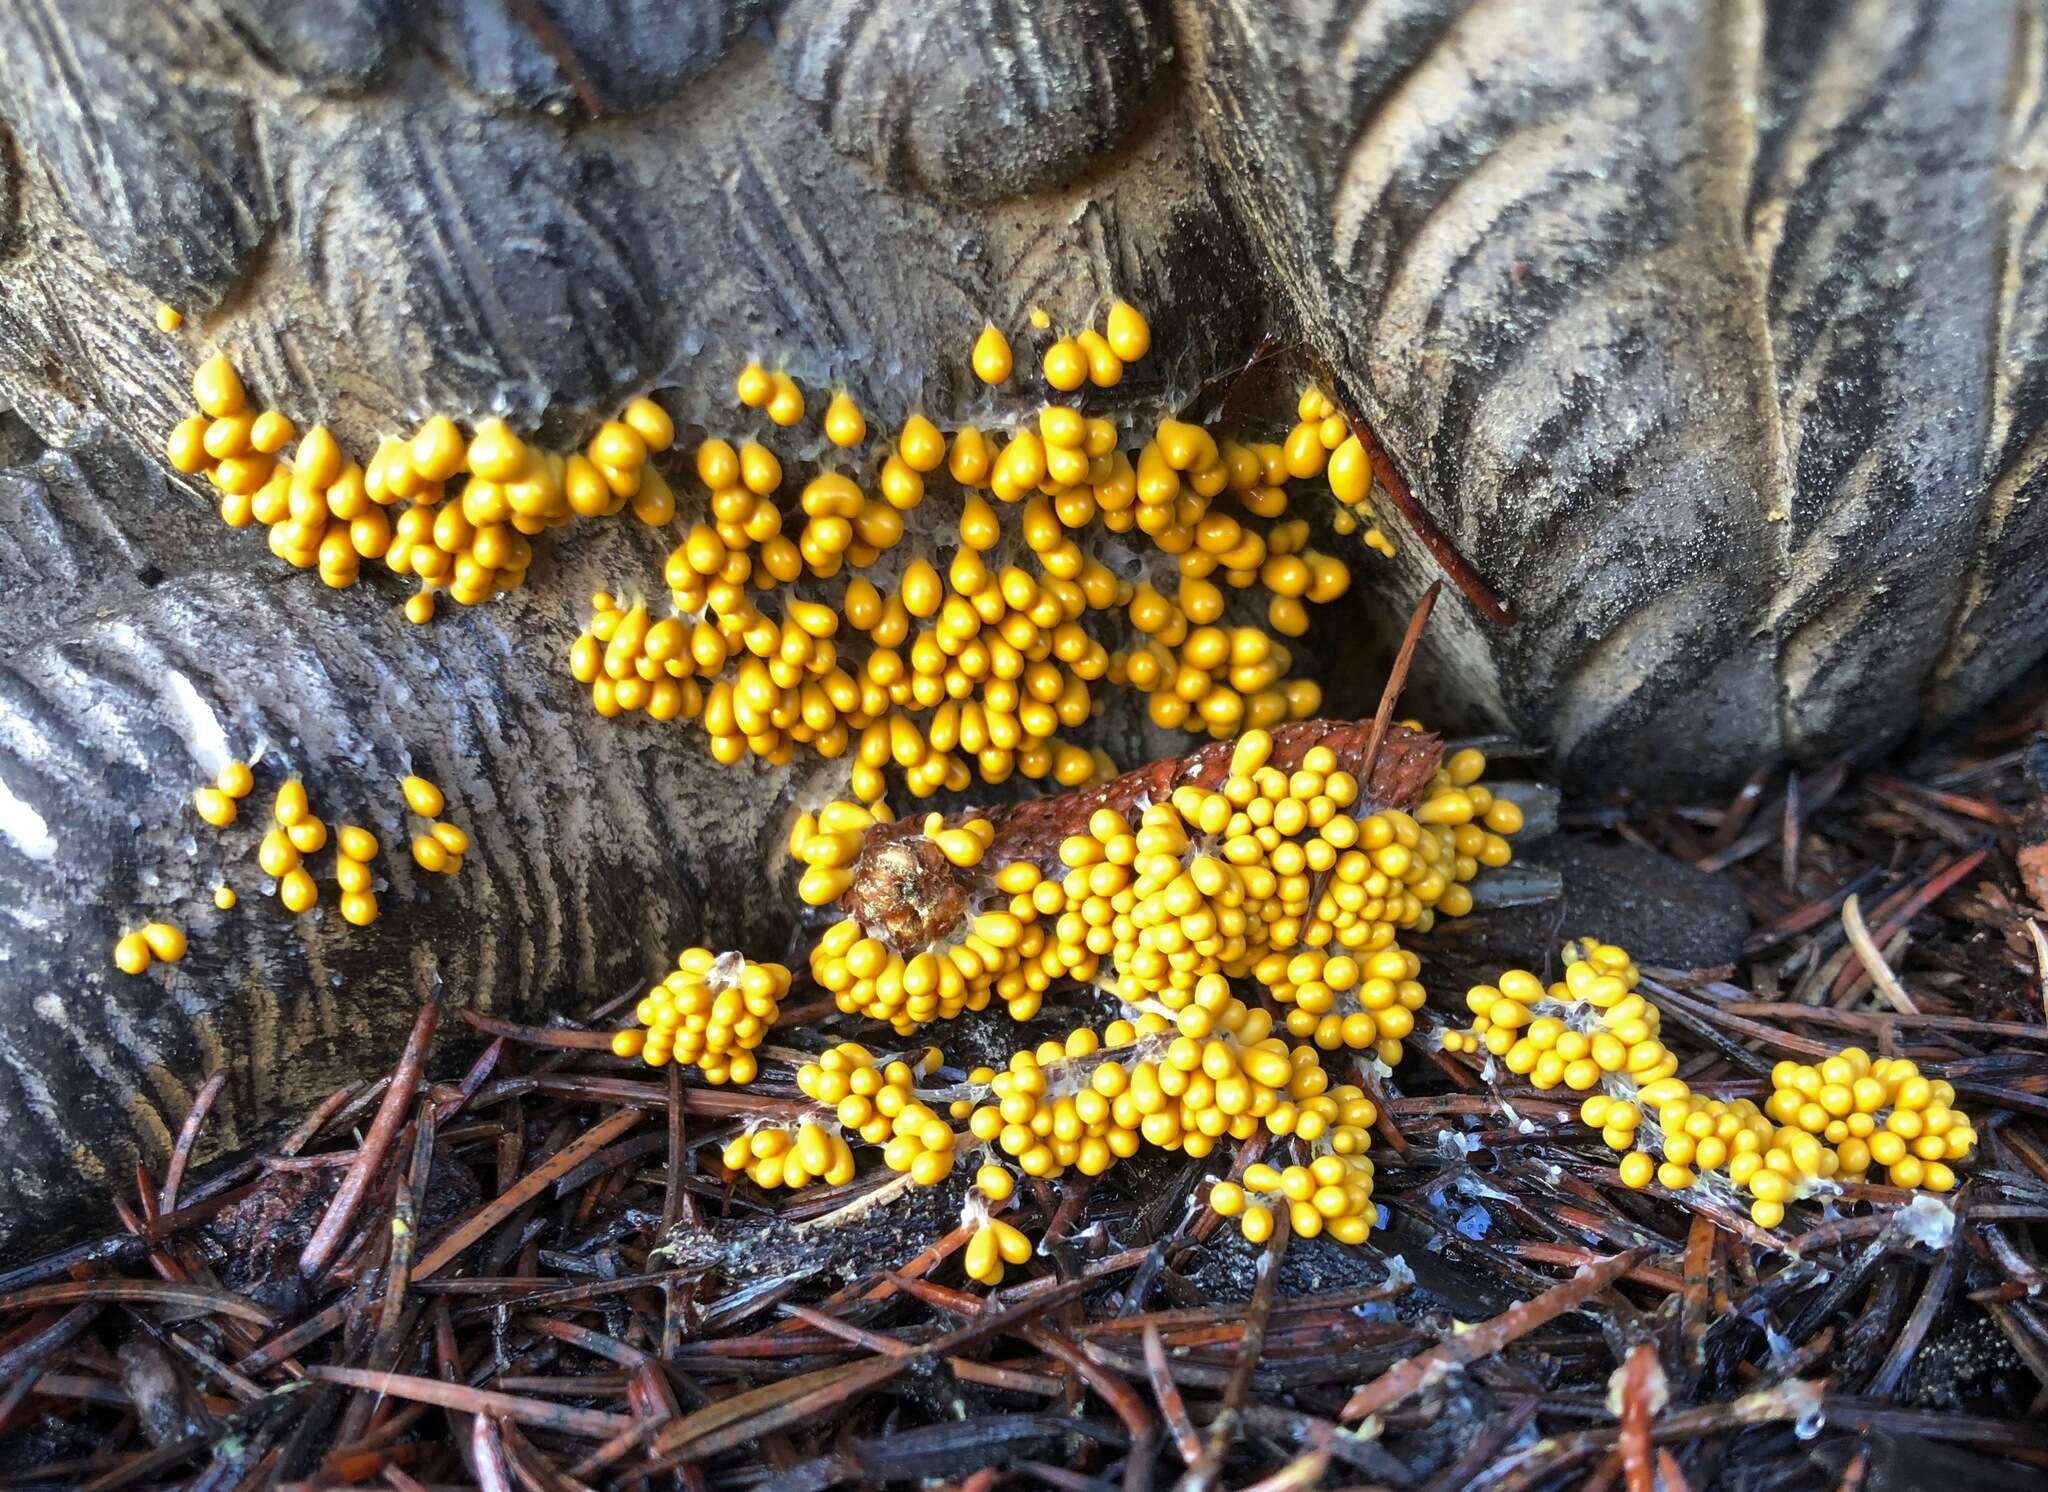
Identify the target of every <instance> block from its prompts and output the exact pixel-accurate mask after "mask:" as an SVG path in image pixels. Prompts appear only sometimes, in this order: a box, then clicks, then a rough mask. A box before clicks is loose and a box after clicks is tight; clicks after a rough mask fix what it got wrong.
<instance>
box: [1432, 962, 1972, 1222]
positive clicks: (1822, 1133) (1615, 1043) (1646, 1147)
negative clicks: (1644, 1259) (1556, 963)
mask: <svg viewBox="0 0 2048 1492" xmlns="http://www.w3.org/2000/svg"><path fill="white" fill-rule="evenodd" d="M1565 960H1566V966H1565V977H1564V978H1563V979H1562V980H1561V981H1559V982H1557V983H1555V984H1552V985H1549V986H1547V987H1546V986H1545V985H1544V983H1543V981H1542V980H1540V979H1539V978H1537V977H1536V976H1535V975H1534V974H1532V973H1529V972H1528V971H1527V970H1523V969H1510V970H1508V971H1507V972H1506V973H1504V974H1502V975H1501V977H1500V978H1499V979H1498V980H1497V981H1496V982H1495V983H1494V984H1491V985H1479V986H1475V987H1474V988H1473V989H1472V990H1471V991H1470V992H1469V993H1468V994H1467V995H1466V1006H1467V1008H1468V1009H1470V1010H1471V1012H1472V1013H1473V1015H1474V1016H1476V1017H1477V1019H1476V1020H1475V1022H1474V1023H1473V1025H1472V1027H1471V1028H1470V1029H1468V1030H1466V1031H1462V1032H1450V1033H1447V1034H1446V1036H1445V1038H1444V1045H1445V1047H1446V1048H1447V1049H1449V1050H1453V1051H1476V1050H1478V1049H1479V1047H1480V1046H1482V1045H1483V1046H1484V1047H1485V1049H1486V1050H1487V1051H1488V1052H1490V1053H1491V1054H1492V1055H1493V1056H1495V1057H1497V1058H1499V1059H1500V1060H1501V1062H1502V1064H1503V1065H1504V1066H1506V1067H1507V1069H1508V1070H1509V1071H1510V1072H1513V1073H1515V1074H1517V1075H1522V1076H1526V1077H1527V1078H1528V1079H1529V1081H1530V1083H1531V1084H1532V1085H1534V1086H1535V1087H1536V1088H1538V1089H1541V1090H1549V1089H1553V1088H1557V1087H1564V1088H1567V1089H1569V1090H1571V1091H1573V1092H1578V1093H1585V1094H1587V1095H1588V1096H1587V1097H1586V1099H1585V1100H1584V1102H1583V1103H1582V1104H1581V1105H1580V1109H1579V1117H1580V1119H1581V1120H1582V1121H1583V1122H1584V1123H1586V1124H1588V1125H1590V1126H1592V1127H1593V1128H1595V1129H1598V1130H1599V1131H1600V1134H1601V1138H1602V1140H1603V1141H1605V1143H1606V1144H1607V1146H1608V1147H1609V1148H1610V1149H1613V1150H1617V1151H1623V1152H1626V1153H1625V1154H1624V1155H1623V1156H1622V1159H1621V1163H1620V1174H1621V1179H1622V1180H1623V1182H1625V1183H1626V1184H1627V1185H1629V1186H1632V1187H1645V1186H1648V1185H1649V1184H1650V1183H1651V1182H1652V1181H1656V1182H1657V1183H1658V1184H1659V1185H1662V1186H1665V1187H1668V1188H1670V1189H1672V1190H1674V1191H1682V1190H1685V1189H1687V1188H1690V1187H1694V1186H1697V1185H1701V1184H1702V1183H1708V1184H1712V1185H1725V1186H1726V1187H1728V1188H1730V1189H1732V1190H1733V1191H1734V1192H1736V1193H1738V1194H1742V1195H1746V1196H1747V1197H1748V1198H1749V1199H1750V1200H1749V1213H1750V1216H1751V1218H1752V1219H1753V1220H1754V1221H1755V1222H1756V1223H1757V1224H1758V1225H1759V1226H1762V1227H1766V1228H1773V1227H1776V1226H1777V1225H1778V1224H1779V1223H1781V1222H1783V1221H1784V1218H1785V1204H1786V1203H1788V1202H1791V1201H1796V1200H1798V1199H1799V1198H1801V1197H1804V1196H1808V1195H1810V1194H1811V1193H1812V1192H1813V1191H1814V1190H1815V1189H1816V1188H1818V1187H1820V1186H1821V1185H1822V1184H1824V1183H1827V1182H1830V1181H1842V1182H1850V1181H1860V1180H1862V1179H1864V1177H1865V1176H1866V1175H1867V1174H1868V1173H1869V1171H1870V1169H1871V1167H1872V1166H1873V1165H1883V1166H1885V1167H1886V1168H1887V1170H1888V1179H1889V1180H1890V1182H1891V1184H1893V1185H1894V1186H1901V1187H1907V1188H1924V1189H1926V1190H1928V1191H1935V1192H1943V1191H1948V1190H1950V1189H1951V1188H1952V1187H1953V1186H1954V1185H1955V1179H1956V1178H1955V1172H1954V1170H1953V1169H1952V1167H1951V1166H1950V1164H1949V1163H1950V1162H1951V1161H1955V1160H1960V1159H1962V1158H1964V1157H1965V1156H1967V1155H1968V1154H1969V1153H1970V1150H1971V1147H1972V1146H1973V1145H1974V1144H1975V1143H1976V1134H1975V1131H1974V1130H1973V1129H1972V1127H1971V1125H1970V1122H1969V1120H1968V1118H1967V1117H1966V1116H1965V1115H1963V1114H1962V1113H1961V1112H1960V1111H1958V1110H1956V1109H1955V1107H1954V1103H1955V1091H1954V1089H1953V1088H1951V1087H1950V1086H1949V1085H1948V1084H1947V1083H1945V1082H1941V1081H1939V1080H1936V1081H1932V1082H1930V1081H1929V1080H1928V1079H1926V1078H1924V1077H1922V1076H1921V1075H1920V1072H1919V1069H1918V1068H1917V1067H1916V1066H1915V1065H1914V1064H1913V1063H1911V1062H1908V1061H1904V1060H1902V1059H1893V1058H1881V1059H1878V1060H1875V1061H1873V1060H1872V1059H1871V1057H1870V1055H1869V1054H1868V1053H1867V1052H1864V1051H1863V1050H1862V1049H1860V1048H1858V1047H1845V1048H1844V1049H1843V1050H1841V1051H1840V1052H1838V1053H1836V1054H1835V1055H1833V1056H1831V1057H1829V1058H1827V1059H1826V1060H1825V1061H1823V1062H1821V1063H1819V1064H1818V1065H1807V1064H1802V1063H1796V1062H1780V1063H1779V1064H1778V1065H1777V1066H1776V1067H1775V1068H1773V1069H1772V1072H1771V1088H1772V1091H1771V1095H1770V1097H1769V1098H1768V1099H1766V1100H1765V1102H1764V1104H1763V1106H1762V1107H1761V1108H1759V1107H1758V1106H1757V1105H1756V1104H1754V1103H1752V1102H1751V1101H1750V1100H1748V1099H1746V1098H1745V1099H1735V1100H1733V1101H1732V1102H1724V1101H1723V1100H1721V1099H1714V1098H1706V1097H1702V1096H1701V1095H1699V1094H1695V1093H1694V1092H1693V1091H1692V1090H1691V1088H1690V1087H1689V1086H1688V1085H1687V1084H1686V1082H1685V1081H1684V1080H1683V1079H1682V1078H1680V1077H1678V1076H1677V1075H1676V1074H1677V1071H1678V1059H1677V1058H1676V1057H1674V1056H1673V1055H1672V1054H1671V1053H1670V1051H1669V1050H1667V1049H1666V1048H1665V1046H1664V1044H1663V1042H1662V1041H1661V1040H1660V1039H1659V1035H1658V1030H1659V1025H1660V1015H1659V1012H1658V1010H1657V1007H1656V1006H1655V1005H1654V1004H1652V1003H1651V1002H1650V1001H1648V1000H1647V999H1645V998H1644V996H1643V995H1642V994H1641V993H1640V992H1639V991H1638V990H1637V988H1636V984H1637V979H1638V975H1637V971H1636V968H1635V965H1634V963H1633V962H1632V961H1631V960H1630V958H1629V956H1628V953H1627V951H1626V950H1625V949H1623V948H1621V947H1619V946H1617V945H1615V944H1611V943H1600V942H1597V941H1594V940H1592V939H1585V940H1581V941H1580V942H1577V943H1571V944H1567V945H1566V947H1565ZM1660 1156H1661V1158H1660Z"/></svg>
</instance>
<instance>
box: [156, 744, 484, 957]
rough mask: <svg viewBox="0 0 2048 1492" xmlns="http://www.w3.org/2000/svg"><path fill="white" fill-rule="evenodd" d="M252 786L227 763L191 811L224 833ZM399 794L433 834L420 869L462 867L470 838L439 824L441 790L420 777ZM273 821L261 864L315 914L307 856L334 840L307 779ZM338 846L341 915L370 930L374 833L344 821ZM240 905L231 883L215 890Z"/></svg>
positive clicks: (227, 902) (291, 899)
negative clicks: (309, 791) (317, 809)
mask: <svg viewBox="0 0 2048 1492" xmlns="http://www.w3.org/2000/svg"><path fill="white" fill-rule="evenodd" d="M254 787H255V775H254V773H253V772H252V771H251V770H250V768H249V765H248V763H246V762H240V761H235V762H229V763H228V764H227V765H226V766H225V767H223V768H222V769H221V770H220V773H219V774H218V776H217V777H216V778H215V780H214V781H213V782H212V783H210V784H208V785H207V786H205V787H202V788H200V789H198V790H197V791H196V792H195V793H194V794H193V795H192V804H193V808H194V810H195V811H196V812H197V813H198V814H199V816H200V818H202V819H203V820H205V821H206V822H207V823H208V824H211V825H212V826H214V827H215V828H220V829H225V828H227V827H229V826H230V825H232V824H233V823H234V822H235V818H236V814H237V810H238V805H239V804H240V802H241V800H242V799H243V798H246V797H247V796H248V795H249V794H250V792H251V791H252V790H253V789H254ZM399 790H400V792H401V793H402V794H403V796H404V798H405V801H406V805H407V806H408V807H409V808H411V809H412V810H413V811H414V812H415V813H418V814H420V815H421V816H423V817H425V818H427V819H428V820H429V821H430V823H429V827H428V830H427V832H425V833H422V834H421V835H420V836H419V837H418V839H416V841H415V843H414V846H413V858H414V859H415V861H417V862H418V864H419V865H420V868H421V869H423V870H428V871H433V872H438V873H447V874H452V873H453V872H454V871H456V870H459V869H460V868H461V865H462V856H463V854H464V853H465V852H466V851H467V850H468V848H469V836H468V835H466V834H465V833H463V831H462V830H461V829H459V828H457V827H456V826H455V825H453V824H448V823H441V822H434V821H435V820H438V818H439V815H440V814H441V812H442V811H443V809H444V807H445V806H446V805H445V799H444V798H443V797H442V794H441V790H440V789H439V788H437V787H435V786H434V785H433V784H432V783H431V782H428V781H427V780H426V779H425V778H423V777H418V776H408V777H406V778H404V779H402V780H401V782H400V784H399ZM271 822H272V827H271V828H270V829H269V830H267V831H266V832H265V833H264V835H263V838H262V840H261V841H260V843H259V844H258V846H257V852H256V859H257V863H258V864H259V865H260V866H261V867H262V868H263V871H264V873H265V874H266V875H269V876H271V877H273V878H274V879H275V880H276V882H277V896H278V900H279V901H280V902H282V903H283V904H284V907H285V909H286V910H287V911H289V912H292V913H299V912H305V911H309V910H311V909H312V908H313V907H314V906H316V905H318V903H319V900H320V888H319V884H318V882H316V881H315V880H314V878H313V874H312V872H311V871H310V870H309V869H308V868H307V866H306V864H305V859H306V857H307V856H309V855H314V854H317V853H318V852H319V851H320V850H322V849H323V848H325V847H326V846H327V845H328V843H329V841H330V836H329V834H328V828H327V823H326V821H325V820H323V819H322V818H321V817H320V816H319V815H318V814H316V813H314V812H313V810H312V806H311V803H310V800H309V798H308V796H307V792H306V785H305V783H304V782H303V781H302V780H300V779H299V778H296V777H293V778H290V779H288V780H286V781H285V782H283V783H282V784H280V785H279V787H278V790H277V795H276V797H275V798H274V799H273V801H272V804H271ZM332 842H333V844H334V882H335V887H336V889H337V890H338V891H339V892H340V911H341V915H342V918H343V920H344V921H346V922H348V923H350V924H351V925H353V926H356V927H368V926H369V925H370V924H371V923H373V922H375V921H376V920H377V896H376V890H375V875H374V873H373V872H372V870H371V868H370V867H371V862H372V861H373V860H375V859H376V857H377V855H378V854H379V853H380V851H381V848H382V847H381V846H380V845H379V843H378V841H377V836H376V835H375V834H373V833H371V832H370V831H369V830H368V829H365V828H362V827H361V826H359V825H355V824H343V825H342V826H341V827H340V829H339V831H338V832H337V833H336V834H335V835H334V836H333V837H332ZM237 902H238V898H237V897H236V895H235V891H234V888H233V887H232V886H229V885H226V884H225V883H223V884H222V885H220V886H218V887H217V888H215V891H214V895H213V904H214V905H215V906H216V907H218V908H219V909H220V910H222V911H224V912H225V911H231V910H232V909H233V908H234V907H235V906H236V904H237Z"/></svg>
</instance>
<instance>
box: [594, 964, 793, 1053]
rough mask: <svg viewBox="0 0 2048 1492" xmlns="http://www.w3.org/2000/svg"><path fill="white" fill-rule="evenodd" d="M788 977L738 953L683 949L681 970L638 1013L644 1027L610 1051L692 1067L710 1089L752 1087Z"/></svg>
mask: <svg viewBox="0 0 2048 1492" xmlns="http://www.w3.org/2000/svg"><path fill="white" fill-rule="evenodd" d="M788 993H789V970H788V969H786V968H784V967H783V966H782V965H781V964H763V963H755V962H754V961H753V960H751V959H749V958H746V957H744V956H742V955H740V954H738V953H722V954H721V953H714V952H712V950H710V949H709V948H685V949H684V950H683V951H682V952H681V953H680V954H678V955H677V956H676V966H675V968H674V969H672V970H671V971H670V972H669V974H668V977H667V978H665V979H663V980H662V981H661V983H660V984H657V985H656V986H655V987H654V988H653V989H652V990H651V991H649V992H648V993H647V995H646V996H644V997H643V998H642V999H641V1001H640V1003H639V1005H638V1006H636V1007H635V1009H634V1012H633V1013H634V1017H635V1019H637V1020H638V1021H639V1023H640V1025H639V1027H638V1028H632V1029H628V1030H624V1031H620V1032H618V1033H616V1034H615V1035H614V1036H613V1037H612V1051H613V1053H614V1054H615V1055H617V1056H620V1057H638V1058H640V1059H641V1060H642V1061H644V1062H645V1063H646V1064H647V1065H648V1066H649V1067H663V1066H666V1065H667V1064H668V1063H670V1062H677V1063H681V1064H683V1065H686V1066H694V1067H696V1068H697V1069H698V1070H699V1071H700V1072H702V1073H703V1074H704V1077H705V1080H706V1081H707V1082H712V1083H751V1082H752V1081H753V1080H754V1078H755V1077H756V1075H757V1074H758V1073H759V1072H760V1063H759V1062H758V1060H757V1059H756V1058H755V1056H754V1049H755V1048H756V1047H758V1046H759V1045H760V1044H761V1041H762V1038H763V1037H765V1036H766V1035H767V1034H768V1028H769V1027H770V1026H772V1025H774V1024H775V1016H776V1012H777V1011H779V1010H780V1009H781V1008H782V997H783V996H784V995H786V994H788Z"/></svg>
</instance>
